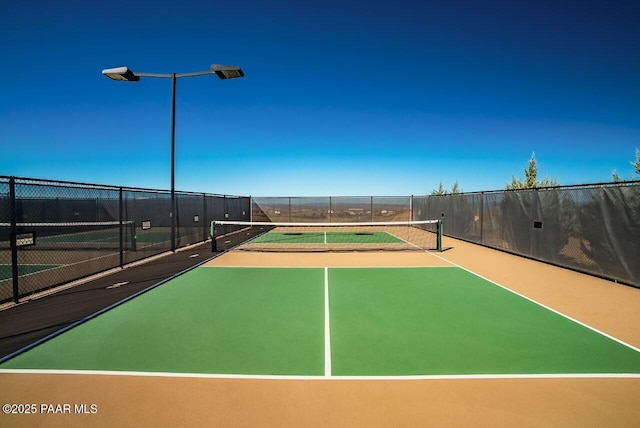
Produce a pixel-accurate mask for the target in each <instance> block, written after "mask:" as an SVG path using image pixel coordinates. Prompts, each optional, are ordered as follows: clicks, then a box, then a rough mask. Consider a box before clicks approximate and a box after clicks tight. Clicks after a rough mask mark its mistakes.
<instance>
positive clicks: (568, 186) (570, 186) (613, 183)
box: [414, 180, 640, 198]
mask: <svg viewBox="0 0 640 428" xmlns="http://www.w3.org/2000/svg"><path fill="white" fill-rule="evenodd" d="M636 185H640V180H627V181H607V182H601V183H588V184H566V185H562V186H545V187H533V188H530V189H501V190H478V191H475V192H460V193H445V194H443V195H420V196H414V197H416V198H425V197H439V196H454V195H484V194H492V193H513V192H537V191H539V190H565V189H593V188H597V187H630V186H636Z"/></svg>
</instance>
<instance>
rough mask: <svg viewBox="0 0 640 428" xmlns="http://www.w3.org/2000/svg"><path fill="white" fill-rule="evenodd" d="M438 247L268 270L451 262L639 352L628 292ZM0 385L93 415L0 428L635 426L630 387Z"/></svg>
mask: <svg viewBox="0 0 640 428" xmlns="http://www.w3.org/2000/svg"><path fill="white" fill-rule="evenodd" d="M445 246H446V247H452V249H451V250H449V251H446V252H444V253H392V254H388V255H385V254H383V253H379V254H378V253H376V254H373V253H354V254H337V255H336V254H331V253H329V254H313V255H307V256H305V257H302V256H296V255H292V256H290V257H289V258H288V259H281V260H280V261H279V262H278V263H280V264H282V265H286V266H293V265H294V263H295V262H296V260H297V263H299V264H305V263H307V264H311V265H316V264H317V265H324V266H332V265H338V263H341V265H345V264H348V263H349V262H347V260H348V259H349V260H351V262H352V263H353V264H354V265H358V266H362V265H372V264H374V263H375V264H379V265H389V266H394V265H399V264H401V263H402V262H401V261H400V260H404V263H405V264H409V265H414V264H417V265H426V266H431V265H438V264H440V265H443V264H444V265H446V264H450V263H451V264H456V265H460V266H462V267H464V268H467V269H469V270H471V271H473V272H475V273H477V274H479V275H482V276H483V277H485V278H487V279H489V280H492V281H494V282H496V283H499V284H501V285H503V286H505V287H508V288H510V289H512V290H514V291H516V292H518V293H521V294H523V295H526V296H528V297H530V298H532V299H534V300H536V301H538V302H541V303H543V304H545V305H547V306H549V307H552V308H554V309H556V310H558V311H560V312H562V313H564V314H566V315H568V316H571V317H572V318H575V319H577V320H579V321H581V322H584V323H586V324H588V325H590V326H592V327H594V328H596V329H599V330H601V331H603V332H605V333H607V334H609V335H612V336H614V337H617V338H619V339H621V340H623V341H626V342H627V343H629V344H631V345H633V346H635V347H640V329H639V328H638V327H637V326H639V325H640V311H638V308H640V290H639V289H635V288H632V287H627V286H623V285H618V284H615V283H613V282H610V281H605V280H601V279H598V278H594V277H590V276H587V275H583V274H580V273H576V272H572V271H568V270H565V269H561V268H557V267H553V266H549V265H545V264H542V263H539V262H535V261H531V260H527V259H524V258H520V257H516V256H513V255H509V254H506V253H502V252H499V251H495V250H491V249H487V248H483V247H479V246H476V245H473V244H469V243H465V242H461V241H457V240H453V239H445ZM227 256H229V258H228V259H227V260H224V258H225V257H227ZM253 256H254V257H253V259H252V263H250V264H252V265H260V264H264V265H268V264H269V263H271V264H273V260H269V259H270V258H271V256H269V255H266V254H263V255H258V254H254V255H253ZM238 257H240V258H244V257H251V254H249V256H246V255H236V254H235V253H229V254H226V255H224V256H222V257H221V258H219V259H216V260H214V261H213V262H211V264H224V265H233V264H234V263H237V264H240V265H247V264H248V263H247V262H246V260H240V259H238ZM307 257H308V258H307ZM234 258H235V261H234ZM305 259H306V261H305ZM319 259H321V260H319ZM364 260H366V262H367V263H364V262H363V261H364ZM0 385H2V388H1V389H0V401H1V402H2V404H5V403H15V404H20V403H22V404H27V403H34V404H37V405H38V406H40V405H41V404H65V403H66V404H70V405H71V406H70V407H71V410H72V411H73V410H74V405H75V404H87V405H90V404H95V407H94V409H95V410H96V412H95V413H93V414H42V413H41V412H39V413H38V414H35V415H24V414H23V415H5V414H2V415H0V426H47V427H50V426H92V427H96V426H105V427H106V426H109V427H112V426H150V427H151V426H152V427H161V426H171V427H175V426H207V427H217V426H222V427H237V426H246V427H255V426H261V427H262V426H277V427H294V426H295V427H302V426H304V427H308V426H325V427H339V426H344V427H351V426H362V427H365V426H366V427H372V426H388V427H399V426H408V427H409V426H410V427H413V426H453V427H463V426H464V427H469V426H475V427H478V426H480V427H484V426H486V427H514V426H517V427H603V426H607V427H634V426H636V427H637V426H640V423H639V421H640V406H638V404H637V399H638V397H640V379H638V378H621V379H612V378H589V379H585V378H581V379H564V378H563V379H557V378H546V379H426V380H333V379H331V380H327V379H319V380H262V379H212V378H193V377H192V378H183V377H180V378H173V377H157V376H116V375H91V376H88V375H78V374H46V375H45V374H7V373H3V374H0ZM44 409H45V410H46V409H51V407H47V406H45V407H44ZM53 409H54V410H55V407H54V408H53ZM61 409H62V410H64V407H61ZM80 409H82V407H80ZM87 409H91V408H90V407H89V406H87ZM39 410H40V408H39Z"/></svg>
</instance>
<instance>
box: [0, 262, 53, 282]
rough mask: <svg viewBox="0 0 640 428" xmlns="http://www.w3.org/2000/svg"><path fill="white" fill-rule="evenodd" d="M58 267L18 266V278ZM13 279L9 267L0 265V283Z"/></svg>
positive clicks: (39, 265)
mask: <svg viewBox="0 0 640 428" xmlns="http://www.w3.org/2000/svg"><path fill="white" fill-rule="evenodd" d="M55 267H58V265H43V264H32V265H29V264H19V265H18V276H24V275H29V274H31V273H36V272H40V271H43V270H47V269H52V268H55ZM11 277H13V274H12V270H11V265H7V264H0V281H2V280H5V279H9V278H11Z"/></svg>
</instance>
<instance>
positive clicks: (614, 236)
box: [413, 182, 640, 287]
mask: <svg viewBox="0 0 640 428" xmlns="http://www.w3.org/2000/svg"><path fill="white" fill-rule="evenodd" d="M413 216H414V219H415V220H421V219H430V218H436V217H442V216H444V217H443V220H444V234H445V235H447V236H451V237H455V238H460V239H463V240H466V241H470V242H474V243H478V244H482V245H485V246H488V247H492V248H497V249H500V250H504V251H508V252H511V253H514V254H518V255H522V256H526V257H530V258H533V259H536V260H540V261H544V262H547V263H552V264H555V265H558V266H562V267H567V268H570V269H574V270H578V271H581V272H585V273H590V274H593V275H597V276H601V277H604V278H608V279H611V280H615V281H620V282H623V283H625V284H629V285H634V286H636V287H640V182H622V183H610V184H603V185H591V186H570V187H557V188H544V189H531V190H520V191H501V192H483V193H466V194H457V195H440V196H422V197H414V199H413Z"/></svg>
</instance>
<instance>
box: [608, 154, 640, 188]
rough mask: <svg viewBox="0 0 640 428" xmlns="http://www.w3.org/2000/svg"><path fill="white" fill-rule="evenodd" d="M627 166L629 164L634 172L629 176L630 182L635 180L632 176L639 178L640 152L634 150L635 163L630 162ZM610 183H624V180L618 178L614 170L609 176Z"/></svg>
mask: <svg viewBox="0 0 640 428" xmlns="http://www.w3.org/2000/svg"><path fill="white" fill-rule="evenodd" d="M629 164H631V166H632V167H633V169H634V170H635V171H634V172H633V173H632V174H631V180H634V179H636V177H635V176H634V175H637V176H640V150H638V149H636V160H635V162H634V161H630V162H629ZM637 178H640V177H637ZM611 181H613V182H615V183H621V182H623V181H626V180H625V179H623V178H622V177H620V176H619V175H618V172H617V171H616V170H614V171H613V173H612V174H611Z"/></svg>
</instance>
